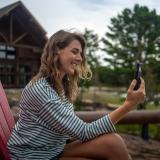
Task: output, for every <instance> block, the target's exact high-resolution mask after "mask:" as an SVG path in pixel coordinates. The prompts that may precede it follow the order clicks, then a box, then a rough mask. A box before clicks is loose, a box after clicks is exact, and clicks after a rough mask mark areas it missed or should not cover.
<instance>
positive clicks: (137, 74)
mask: <svg viewBox="0 0 160 160" xmlns="http://www.w3.org/2000/svg"><path fill="white" fill-rule="evenodd" d="M140 77H142V63H140V62H137V63H136V70H135V75H134V78H135V79H136V80H137V83H136V85H135V87H134V90H137V89H139V87H140V85H141V79H140Z"/></svg>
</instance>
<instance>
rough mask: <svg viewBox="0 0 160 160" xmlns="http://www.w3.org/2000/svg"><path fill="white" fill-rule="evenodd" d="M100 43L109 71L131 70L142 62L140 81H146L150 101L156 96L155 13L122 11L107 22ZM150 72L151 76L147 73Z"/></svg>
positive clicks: (158, 47) (159, 29)
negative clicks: (109, 66)
mask: <svg viewBox="0 0 160 160" xmlns="http://www.w3.org/2000/svg"><path fill="white" fill-rule="evenodd" d="M108 28H109V32H106V34H105V36H104V38H103V39H102V41H103V44H104V48H103V51H105V52H106V54H107V55H109V56H108V58H105V60H106V61H107V62H108V63H109V64H110V65H111V66H112V67H113V68H129V69H130V70H133V69H134V66H135V62H136V61H137V60H138V61H140V62H143V71H144V74H145V75H144V79H145V78H146V80H147V84H152V88H150V87H149V86H150V85H147V92H148V93H152V94H150V96H152V98H151V97H150V98H148V99H152V100H153V97H154V94H155V93H156V92H157V87H156V85H157V84H156V82H157V81H158V73H156V70H158V68H159V67H160V66H158V64H159V62H160V16H159V15H157V13H156V10H155V9H153V10H149V9H148V7H146V6H139V5H138V4H136V5H135V6H134V8H133V10H131V9H128V8H126V9H124V10H123V11H122V13H121V14H118V15H117V17H113V18H112V19H111V25H110V26H108ZM150 71H151V72H150Z"/></svg>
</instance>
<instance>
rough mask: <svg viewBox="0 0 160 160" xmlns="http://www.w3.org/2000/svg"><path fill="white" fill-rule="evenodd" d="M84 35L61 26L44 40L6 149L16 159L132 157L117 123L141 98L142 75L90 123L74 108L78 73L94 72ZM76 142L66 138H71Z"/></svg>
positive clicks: (87, 75) (111, 159) (110, 159)
mask: <svg viewBox="0 0 160 160" xmlns="http://www.w3.org/2000/svg"><path fill="white" fill-rule="evenodd" d="M84 52H85V40H84V38H83V37H82V36H81V35H80V34H77V33H70V32H66V31H63V30H60V31H58V32H56V33H55V34H54V35H53V36H51V37H50V39H49V40H48V42H47V43H46V45H45V48H44V51H43V54H42V57H41V66H40V69H39V73H38V74H37V75H36V76H35V77H34V78H33V79H32V80H31V81H30V82H29V84H28V85H27V86H26V87H25V88H24V90H23V92H22V97H21V101H20V108H21V113H20V117H19V120H18V122H17V123H16V125H15V127H14V129H13V131H12V134H11V137H10V139H9V141H8V149H9V152H10V156H11V159H12V160H15V159H20V160H51V159H52V160H53V159H54V160H56V159H60V160H89V159H90V160H100V159H102V160H106V159H107V160H128V159H129V157H128V153H127V149H126V146H125V144H124V142H123V140H122V138H121V137H120V136H119V135H118V134H116V133H115V131H116V130H115V127H114V124H116V123H117V122H118V121H119V120H120V119H121V118H122V117H123V116H124V115H125V114H126V113H127V112H129V111H130V110H132V109H133V108H134V107H135V106H136V105H137V104H138V103H140V102H141V101H143V99H144V95H145V86H144V81H143V79H141V81H142V83H141V86H140V88H139V89H138V90H137V91H134V90H133V88H134V86H135V84H136V80H133V81H132V83H131V85H130V87H129V89H128V93H127V98H126V100H125V102H124V104H123V105H122V106H121V107H120V108H118V109H116V110H115V111H113V112H112V113H110V114H108V115H106V116H104V117H102V118H100V119H99V120H97V121H95V122H92V123H85V122H83V121H82V120H80V119H79V118H78V117H77V116H76V115H75V114H74V111H73V105H72V102H73V101H74V100H75V98H76V94H77V89H78V86H77V83H78V81H79V79H82V78H83V79H86V78H90V77H91V71H90V69H89V67H88V65H87V63H86V59H85V53H84ZM71 137H72V138H76V139H77V140H75V141H74V142H70V143H67V142H68V140H69V139H70V138H71Z"/></svg>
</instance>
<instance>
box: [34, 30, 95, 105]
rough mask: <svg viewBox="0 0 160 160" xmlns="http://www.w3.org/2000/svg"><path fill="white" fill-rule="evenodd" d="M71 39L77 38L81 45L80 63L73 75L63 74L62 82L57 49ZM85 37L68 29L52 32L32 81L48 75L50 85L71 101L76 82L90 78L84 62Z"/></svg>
mask: <svg viewBox="0 0 160 160" xmlns="http://www.w3.org/2000/svg"><path fill="white" fill-rule="evenodd" d="M73 40H78V41H79V42H80V44H81V47H82V55H81V56H82V63H81V64H80V65H79V67H78V69H77V70H76V71H75V73H74V74H73V75H65V76H64V78H63V80H62V82H61V81H60V63H59V59H58V56H56V55H57V54H58V50H61V49H64V48H66V47H67V46H68V45H69V44H70V43H71V42H72V41H73ZM85 47H86V43H85V39H84V37H83V36H82V35H81V34H79V33H75V32H74V33H71V32H68V31H64V30H60V31H58V32H56V33H55V34H53V35H52V36H51V37H50V38H49V39H48V41H47V43H46V45H45V47H44V50H43V53H42V56H41V66H40V69H39V72H38V74H37V75H36V76H35V77H33V79H32V82H35V81H37V80H38V79H39V78H42V77H47V78H48V77H49V78H50V79H51V81H52V82H53V83H51V85H52V87H53V88H54V89H55V91H56V92H57V93H58V95H59V96H60V97H61V98H62V97H63V91H64V93H65V96H66V97H67V98H68V100H69V101H70V102H73V101H74V100H75V98H76V96H77V93H78V83H79V80H80V79H90V78H91V77H92V72H91V70H90V67H89V65H88V64H87V62H86V57H85Z"/></svg>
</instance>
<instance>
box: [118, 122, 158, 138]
mask: <svg viewBox="0 0 160 160" xmlns="http://www.w3.org/2000/svg"><path fill="white" fill-rule="evenodd" d="M116 128H117V131H118V132H120V133H128V134H133V135H138V136H140V135H141V129H142V126H141V125H138V124H132V125H122V124H118V125H117V126H116ZM159 133H160V126H158V125H157V124H150V125H149V137H150V138H154V139H158V140H159V139H160V138H159Z"/></svg>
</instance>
